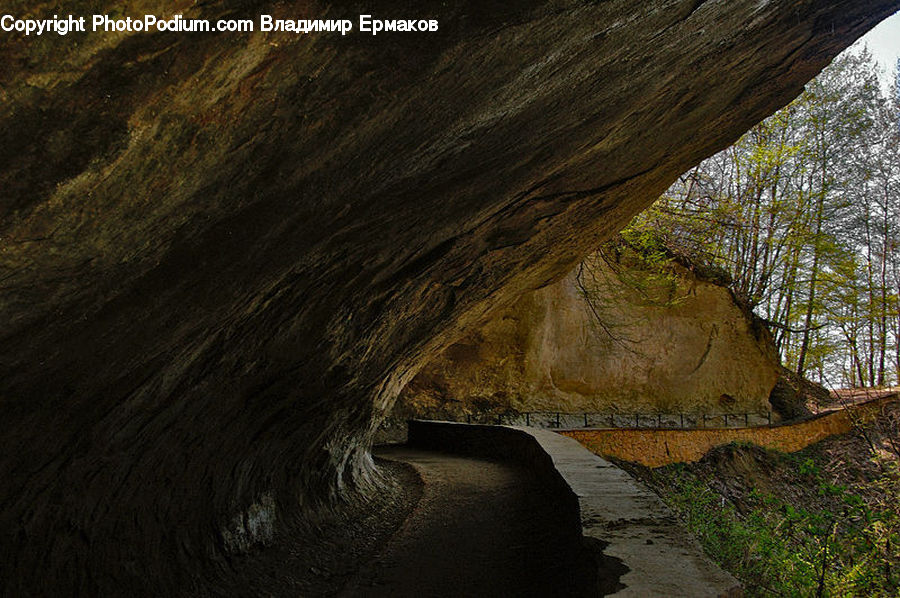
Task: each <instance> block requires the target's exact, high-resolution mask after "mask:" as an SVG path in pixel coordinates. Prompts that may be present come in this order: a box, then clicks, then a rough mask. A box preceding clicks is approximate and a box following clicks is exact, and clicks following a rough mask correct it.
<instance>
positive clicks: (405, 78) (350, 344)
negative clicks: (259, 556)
mask: <svg viewBox="0 0 900 598" xmlns="http://www.w3.org/2000/svg"><path fill="white" fill-rule="evenodd" d="M898 6H900V2H898V1H897V0H866V1H859V0H815V1H813V0H810V1H806V2H799V3H798V2H795V1H788V0H773V1H770V2H757V1H749V0H748V1H734V2H712V1H707V2H703V1H702V0H700V1H698V0H684V1H678V0H671V1H666V0H660V1H652V2H642V3H634V2H626V1H624V0H621V1H619V0H612V1H605V2H586V1H566V0H545V1H541V0H530V1H529V2H524V3H522V2H515V3H511V2H483V1H481V0H478V1H471V2H467V1H464V0H450V1H441V2H416V3H411V2H410V3H407V2H402V3H387V2H378V3H374V4H372V5H367V6H362V5H360V4H358V3H351V2H341V1H338V2H332V3H328V4H326V3H320V2H316V1H314V0H313V1H303V2H300V1H296V2H291V1H283V0H278V1H264V0H258V1H254V0H219V1H216V0H213V1H211V2H203V3H195V2H192V1H189V0H176V1H174V2H169V1H166V2H162V1H161V0H135V1H134V2H130V3H128V6H127V9H123V8H121V4H120V3H115V2H112V1H111V0H93V1H91V2H87V1H86V0H80V1H73V2H69V3H67V4H66V10H67V11H71V12H73V13H76V14H79V13H80V14H84V15H90V14H93V13H104V12H105V13H109V14H120V15H121V16H125V15H126V13H127V14H130V15H132V16H140V15H143V14H145V13H155V14H160V15H170V14H174V13H176V12H181V13H182V14H184V15H185V17H188V18H197V17H203V18H209V19H216V18H219V17H222V16H230V17H233V18H240V17H245V18H253V19H256V18H258V15H259V14H271V15H275V16H279V17H294V18H303V17H308V18H351V19H355V18H356V15H358V14H359V13H369V12H371V13H373V14H380V15H383V16H385V17H386V18H389V17H393V18H399V17H405V16H407V15H410V14H415V16H417V17H422V18H437V19H439V20H440V31H439V32H437V33H435V34H392V35H379V36H378V37H371V36H368V35H365V34H359V33H354V34H351V35H348V36H346V37H342V36H340V35H334V34H317V35H300V36H298V35H295V34H292V33H279V34H262V33H253V34H244V35H241V34H210V35H202V34H201V35H185V34H179V33H163V34H108V35H104V34H93V33H89V34H83V35H80V34H73V35H71V36H67V37H65V38H63V37H59V36H41V37H39V38H37V37H28V38H25V37H19V36H14V35H10V34H6V33H4V34H2V36H0V64H2V65H3V67H2V69H0V139H2V144H0V210H2V220H0V280H2V283H0V322H2V324H3V325H2V327H0V421H2V426H3V428H2V430H3V431H2V435H0V476H2V480H3V483H2V485H0V488H2V489H0V531H2V534H0V538H2V539H0V579H2V580H3V582H2V583H3V584H4V588H3V589H4V590H6V591H7V592H8V593H12V594H34V593H35V592H36V588H39V589H41V590H42V591H43V592H44V593H47V592H49V593H63V594H69V593H71V591H72V589H73V588H74V589H80V590H83V591H84V592H86V593H89V594H97V593H101V592H104V591H105V592H107V593H113V592H114V593H125V592H129V591H130V592H132V593H136V594H154V595H161V594H169V593H172V592H173V591H177V590H178V589H182V588H185V587H191V585H192V584H193V585H196V584H202V583H203V575H204V572H205V571H207V568H206V567H205V565H204V564H205V563H209V562H213V561H215V562H219V563H223V562H227V561H226V560H225V559H227V558H229V557H228V553H227V551H226V549H225V543H226V542H225V540H226V538H227V537H228V536H227V534H229V533H230V534H231V537H232V538H237V537H240V535H241V534H242V533H245V532H246V531H247V530H248V529H250V530H258V531H259V532H260V533H258V534H257V535H256V536H253V537H249V538H242V539H241V540H240V541H239V542H237V544H235V545H240V546H243V545H245V544H254V543H256V542H264V541H268V539H269V535H270V534H277V533H278V530H279V529H280V527H281V524H280V522H284V521H286V520H287V519H288V518H291V517H297V516H299V517H302V516H304V513H308V512H309V510H310V509H312V507H313V505H314V504H316V503H317V502H320V501H323V500H325V501H327V500H329V499H333V498H334V497H337V496H339V495H340V494H341V493H346V492H361V491H362V492H364V491H366V489H367V488H368V487H370V484H372V483H374V481H373V480H372V478H371V476H370V475H368V472H370V471H371V460H370V458H369V456H368V453H367V450H366V449H367V444H368V439H369V438H370V436H371V434H372V430H373V429H374V426H375V425H377V422H378V420H379V418H380V417H381V416H382V415H383V414H384V413H385V412H387V411H388V410H389V409H390V407H391V404H392V402H393V400H394V398H395V396H396V394H397V393H398V391H399V390H400V389H401V387H402V386H403V385H404V384H405V383H406V382H407V381H408V380H409V379H410V378H411V377H412V376H413V375H414V374H415V373H416V371H417V368H418V367H420V365H421V364H422V363H424V362H426V361H427V360H428V359H430V358H431V357H433V356H434V355H436V354H437V353H438V352H439V351H440V350H441V349H443V348H444V347H446V346H447V345H448V343H449V342H451V341H452V340H454V339H455V338H457V337H458V336H459V334H460V333H461V332H462V331H464V330H465V329H466V328H467V327H469V326H471V325H472V324H473V323H477V322H478V321H480V320H482V319H483V317H484V316H485V315H487V314H488V312H489V310H490V308H492V307H496V306H503V305H505V304H508V303H509V302H510V301H512V300H513V299H514V298H515V297H517V296H518V295H519V294H520V293H521V292H523V291H526V290H530V289H533V288H536V287H537V286H540V285H542V284H544V283H546V282H548V281H551V280H554V279H555V278H556V277H559V276H561V275H562V273H564V272H566V271H568V270H569V269H570V268H571V267H572V266H573V265H574V264H575V263H577V261H578V260H580V259H581V257H583V256H584V255H585V254H586V253H587V252H588V251H589V249H590V248H593V247H596V245H597V242H598V240H600V239H602V238H604V237H607V236H609V235H610V234H611V233H612V232H614V231H615V230H617V229H618V228H619V227H620V226H621V225H622V224H623V223H624V222H625V221H626V220H627V219H628V217H629V216H630V215H631V214H633V213H634V212H635V211H637V210H639V209H640V208H642V207H643V206H645V205H647V204H648V203H649V202H650V201H651V200H652V199H653V198H654V197H655V196H656V195H658V193H659V192H661V191H662V190H663V189H665V188H666V187H667V185H668V184H669V183H670V182H671V181H672V180H673V179H674V178H675V177H676V176H677V174H678V173H680V172H682V171H684V170H685V169H686V168H687V167H689V166H690V165H692V164H694V163H696V162H698V161H699V160H700V159H701V158H703V157H705V156H707V155H709V154H711V153H712V152H714V151H715V150H718V149H720V148H722V147H724V146H726V145H727V144H728V143H729V142H731V141H733V140H734V139H736V138H737V136H738V135H739V134H740V133H741V132H743V131H744V130H746V129H747V128H748V127H749V126H751V125H752V124H754V123H755V122H757V121H758V120H760V119H761V118H763V117H764V116H765V115H767V114H769V113H771V112H772V111H773V110H775V109H776V108H777V107H779V106H781V105H783V104H785V103H786V102H787V101H788V100H790V98H791V97H793V96H794V95H796V94H797V93H798V91H799V90H800V88H801V86H802V84H803V83H804V82H805V81H807V80H808V79H810V78H811V77H812V76H813V75H815V74H816V73H817V72H818V71H819V70H820V69H821V68H822V67H823V66H824V65H825V64H826V62H827V61H828V60H829V58H830V57H832V56H833V55H835V54H836V53H837V52H838V51H840V50H841V49H842V48H844V47H845V46H847V45H848V44H849V43H850V42H852V41H853V40H854V39H856V38H857V37H859V36H860V35H862V34H863V33H864V32H865V31H866V30H867V29H868V28H870V27H872V26H873V25H874V24H875V23H876V22H878V21H879V20H880V19H882V18H884V17H885V16H887V15H888V14H889V13H891V12H892V11H894V10H896V9H897V8H898ZM4 10H8V11H10V12H17V13H19V14H20V16H25V13H33V15H32V16H37V17H48V16H51V14H52V12H53V10H54V8H53V6H51V4H50V3H45V2H28V1H27V0H13V1H12V2H8V3H7V4H6V5H5V7H4ZM123 11H125V12H123ZM251 522H255V523H251ZM239 523H240V525H238V524H239ZM242 529H243V530H244V531H243V532H241V530H242ZM235 534H237V536H236V535H235ZM245 535H246V534H245ZM251 536H252V534H251ZM198 579H199V581H198Z"/></svg>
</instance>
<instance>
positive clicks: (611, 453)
mask: <svg viewBox="0 0 900 598" xmlns="http://www.w3.org/2000/svg"><path fill="white" fill-rule="evenodd" d="M896 400H897V395H892V396H888V397H883V398H879V399H875V400H872V401H868V402H866V403H859V404H857V405H853V406H851V407H848V408H846V409H841V410H839V411H833V412H831V413H826V414H822V415H819V416H817V417H813V418H810V419H807V420H803V421H800V422H796V423H789V424H775V425H771V426H760V427H753V428H716V429H698V430H671V429H660V428H656V429H647V428H624V429H610V430H597V429H587V428H585V429H578V430H561V431H560V434H564V435H566V436H568V437H570V438H574V439H575V440H577V441H578V442H580V443H581V444H582V445H584V446H585V447H587V448H588V449H589V450H590V451H591V452H593V453H595V454H598V455H603V456H605V457H615V458H617V459H622V460H623V461H631V462H633V463H640V464H641V465H646V466H648V467H661V466H663V465H669V464H671V463H689V462H693V461H699V460H700V459H701V458H702V457H703V455H705V454H706V453H708V452H709V451H710V450H711V449H713V448H715V447H717V446H721V445H725V444H729V443H731V442H749V443H752V444H755V445H757V446H762V447H765V448H770V449H775V450H779V451H783V452H786V453H792V452H795V451H799V450H802V449H804V448H806V447H807V446H809V445H811V444H813V443H816V442H819V441H820V440H824V439H825V438H828V437H829V436H834V435H836V434H846V433H847V432H849V431H850V430H852V429H853V425H854V422H856V421H865V420H869V419H871V418H873V417H875V416H876V415H878V414H879V413H881V410H882V409H883V408H884V406H885V405H887V404H888V403H891V402H894V401H896Z"/></svg>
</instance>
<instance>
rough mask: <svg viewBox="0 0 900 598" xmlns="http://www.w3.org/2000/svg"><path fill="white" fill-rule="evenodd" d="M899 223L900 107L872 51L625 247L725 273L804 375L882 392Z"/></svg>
mask: <svg viewBox="0 0 900 598" xmlns="http://www.w3.org/2000/svg"><path fill="white" fill-rule="evenodd" d="M898 223H900V102H892V101H890V100H889V99H887V98H886V97H884V95H883V94H882V92H881V89H880V87H879V85H878V76H877V73H876V67H875V65H874V63H873V61H872V58H871V56H870V55H869V54H867V53H866V52H865V51H862V52H857V53H849V54H844V55H842V56H841V57H839V58H838V59H836V60H835V61H834V63H833V64H832V65H831V66H830V67H829V68H828V69H826V70H825V71H823V73H822V74H821V75H820V76H819V77H817V78H816V79H815V80H813V81H811V82H810V83H809V85H808V86H807V88H806V90H805V91H804V93H803V94H801V96H800V97H799V98H797V99H796V100H795V101H794V102H792V103H791V104H790V105H788V106H787V107H785V108H784V109H782V110H781V111H779V112H778V113H776V114H775V115H773V116H772V117H770V118H769V119H767V120H765V121H763V122H762V123H760V124H759V125H758V126H756V127H754V128H753V129H752V130H750V131H749V132H748V133H747V134H746V135H744V136H743V137H742V138H741V139H740V140H739V141H738V142H737V143H735V144H734V145H733V146H732V147H731V148H728V149H727V150H724V151H723V152H720V153H719V154H717V155H715V156H713V157H711V158H709V159H708V160H706V161H704V162H703V163H701V164H700V165H699V166H698V167H696V168H695V169H693V170H692V171H690V172H688V173H685V174H684V175H683V176H682V177H681V179H680V180H679V181H678V182H677V183H676V184H675V185H673V186H672V187H671V188H670V189H669V190H668V191H667V192H666V193H665V194H664V195H663V196H662V197H661V198H659V200H658V201H657V202H656V203H655V204H654V205H653V206H652V207H651V208H649V209H648V210H647V211H645V212H644V213H643V214H641V215H639V216H638V217H637V218H635V219H634V221H633V222H632V223H631V224H630V225H629V227H628V228H627V229H626V230H625V231H624V232H623V238H624V239H625V240H626V242H628V243H629V244H631V245H632V246H633V247H635V248H636V249H637V250H639V251H640V252H641V253H642V254H643V255H645V256H646V259H647V262H648V263H649V264H651V265H655V264H660V263H664V262H665V260H666V259H667V258H669V257H670V256H672V255H675V256H679V257H684V258H687V261H688V262H690V263H691V264H692V265H693V267H695V268H701V269H707V270H709V271H715V270H716V269H720V270H724V271H725V272H727V277H725V278H726V279H727V280H728V281H729V282H730V284H731V286H732V289H733V290H734V292H735V294H736V295H738V296H740V297H742V298H743V299H744V300H745V301H746V302H747V303H748V304H749V305H750V306H751V307H752V308H753V309H754V310H755V311H756V313H757V314H758V315H759V316H760V317H761V318H762V319H763V320H765V321H767V322H768V323H769V324H770V326H771V329H772V331H773V333H774V337H775V342H776V346H777V348H778V349H779V351H780V354H781V357H782V361H783V363H784V364H785V365H786V366H787V367H789V368H791V369H792V370H793V371H796V372H797V373H799V374H801V375H804V376H808V377H817V378H818V379H819V381H820V382H829V381H830V380H833V381H834V382H835V383H837V384H840V385H849V386H873V385H889V384H891V383H893V382H894V381H896V380H897V379H898V376H900V350H898V345H900V338H898V335H900V309H897V306H898V305H900V292H898V289H900V243H898V242H897V238H898V234H900V229H898ZM892 356H893V359H892ZM892 362H895V363H893V364H892ZM892 370H893V371H892Z"/></svg>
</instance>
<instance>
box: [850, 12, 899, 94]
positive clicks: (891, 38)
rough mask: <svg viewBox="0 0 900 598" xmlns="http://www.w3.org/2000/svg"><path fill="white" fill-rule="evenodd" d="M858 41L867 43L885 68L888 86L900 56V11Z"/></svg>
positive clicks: (885, 80) (885, 78) (884, 78)
mask: <svg viewBox="0 0 900 598" xmlns="http://www.w3.org/2000/svg"><path fill="white" fill-rule="evenodd" d="M857 43H865V44H866V45H868V46H869V50H870V51H871V52H872V54H873V55H874V56H875V59H876V60H877V61H878V63H879V65H880V66H881V68H882V69H884V77H883V79H882V80H883V82H884V83H885V86H886V87H887V86H888V85H889V84H890V81H891V77H892V74H891V73H893V72H894V69H895V68H896V66H895V65H896V64H897V58H898V57H900V12H898V13H897V14H895V15H894V16H892V17H889V18H887V19H885V20H884V21H882V22H881V23H879V24H878V26H877V27H875V29H873V30H872V31H870V32H869V33H867V34H866V35H865V36H863V38H862V39H861V40H860V41H859V42H857Z"/></svg>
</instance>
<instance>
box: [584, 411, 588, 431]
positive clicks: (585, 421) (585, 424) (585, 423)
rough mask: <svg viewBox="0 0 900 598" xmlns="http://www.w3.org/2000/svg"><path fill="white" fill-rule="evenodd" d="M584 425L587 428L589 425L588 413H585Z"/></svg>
mask: <svg viewBox="0 0 900 598" xmlns="http://www.w3.org/2000/svg"><path fill="white" fill-rule="evenodd" d="M584 427H585V428H587V427H588V423H587V413H585V414H584Z"/></svg>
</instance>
